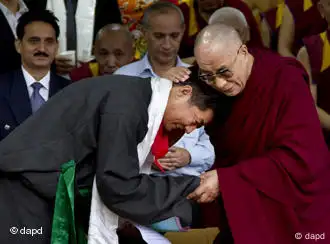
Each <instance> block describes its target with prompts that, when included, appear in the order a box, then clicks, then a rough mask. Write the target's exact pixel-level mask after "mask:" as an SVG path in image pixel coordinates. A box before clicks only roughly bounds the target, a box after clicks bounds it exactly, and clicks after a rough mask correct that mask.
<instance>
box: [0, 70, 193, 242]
mask: <svg viewBox="0 0 330 244" xmlns="http://www.w3.org/2000/svg"><path fill="white" fill-rule="evenodd" d="M151 96H152V89H151V84H150V78H139V77H130V76H120V75H112V76H109V75H108V76H100V77H95V78H90V79H86V80H82V81H80V82H76V83H74V84H72V85H70V86H68V87H66V88H65V89H63V90H62V91H61V92H59V93H57V94H56V95H55V96H54V97H53V98H52V99H50V101H48V102H47V103H46V104H45V105H44V106H43V107H41V108H40V109H39V110H38V111H37V113H35V114H34V115H33V116H30V117H29V118H28V119H27V120H26V121H25V122H24V123H23V124H22V125H21V126H19V127H18V128H17V129H16V130H15V131H13V133H11V134H10V135H9V136H8V137H7V138H5V139H4V140H2V141H0V206H1V208H0V216H1V218H0V227H1V228H0V243H1V244H3V243H4V244H7V243H8V244H30V243H33V244H46V243H47V244H48V243H50V242H49V239H50V234H51V223H52V216H53V214H52V212H53V204H54V199H55V193H56V187H57V182H58V177H59V174H60V171H61V170H60V169H61V166H62V165H63V164H64V163H66V162H68V161H70V160H74V162H75V166H76V169H75V175H76V177H75V181H74V184H75V186H76V189H80V188H81V186H82V185H84V183H85V182H86V181H84V180H83V178H82V177H85V178H86V179H87V178H91V179H93V178H94V175H95V174H96V184H97V187H98V191H99V194H100V197H101V199H102V201H103V202H104V203H105V205H106V206H107V207H108V208H109V209H111V210H112V211H114V212H115V213H117V214H119V215H121V216H122V217H124V218H127V219H130V220H132V221H134V222H136V223H138V224H143V225H149V224H151V223H154V222H157V221H160V220H164V219H167V218H169V217H171V216H177V217H179V218H180V219H181V220H182V223H183V225H184V226H186V225H187V224H190V223H191V221H192V218H193V216H192V206H191V202H190V201H189V200H187V199H186V196H187V194H189V193H190V192H191V191H193V190H194V189H195V188H196V187H197V186H198V185H199V179H198V178H197V177H194V176H182V177H171V176H164V177H157V176H151V175H146V174H140V173H139V171H140V169H139V159H138V150H137V147H138V144H139V143H140V142H141V141H142V140H143V139H144V137H145V136H146V133H147V131H148V120H149V116H148V106H149V103H150V100H151ZM86 159H88V160H86ZM85 170H86V174H83V176H82V172H83V171H85ZM90 176H91V177H90ZM92 182H93V181H91V182H90V183H89V184H88V185H86V186H87V187H88V188H91V186H92ZM76 199H78V198H76ZM75 201H76V200H75ZM22 202H24V203H26V204H22ZM75 203H76V204H78V205H79V204H80V202H75ZM85 211H87V213H89V211H90V210H89V209H85ZM82 214H84V211H80V212H79V214H78V215H79V216H80V215H82ZM87 215H89V214H87ZM18 223H19V225H20V226H29V228H36V226H42V227H43V232H42V238H40V236H34V239H33V241H31V239H30V238H21V236H20V235H11V234H10V233H9V231H8V230H9V228H10V227H12V226H17V224H18ZM30 226H32V227H30ZM38 228H40V227H38ZM63 231H64V230H63Z"/></svg>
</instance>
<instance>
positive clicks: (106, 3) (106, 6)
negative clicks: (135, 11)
mask: <svg viewBox="0 0 330 244" xmlns="http://www.w3.org/2000/svg"><path fill="white" fill-rule="evenodd" d="M57 1H65V0H57ZM79 1H84V0H78V2H79ZM26 2H27V3H28V4H29V6H30V7H31V8H43V9H45V8H46V6H47V0H26ZM112 23H122V21H121V14H120V10H119V6H118V3H117V0H96V7H95V24H94V38H95V35H96V33H97V32H98V31H99V30H100V29H101V28H102V27H103V26H105V25H107V24H112Z"/></svg>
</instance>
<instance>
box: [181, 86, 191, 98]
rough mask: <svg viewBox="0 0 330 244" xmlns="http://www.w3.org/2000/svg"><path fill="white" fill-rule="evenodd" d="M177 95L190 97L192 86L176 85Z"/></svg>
mask: <svg viewBox="0 0 330 244" xmlns="http://www.w3.org/2000/svg"><path fill="white" fill-rule="evenodd" d="M177 95H178V97H180V98H184V97H187V98H190V97H191V95H192V87H191V86H178V93H177Z"/></svg>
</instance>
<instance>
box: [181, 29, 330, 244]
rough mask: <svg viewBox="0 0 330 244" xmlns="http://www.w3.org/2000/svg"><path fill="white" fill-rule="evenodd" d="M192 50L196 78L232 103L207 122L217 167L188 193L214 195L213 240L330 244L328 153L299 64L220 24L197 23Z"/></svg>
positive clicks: (207, 199)
mask: <svg viewBox="0 0 330 244" xmlns="http://www.w3.org/2000/svg"><path fill="white" fill-rule="evenodd" d="M195 57H196V61H197V63H198V65H199V67H200V73H199V77H200V79H202V80H203V81H205V82H207V84H209V85H211V86H212V87H214V88H215V89H217V90H218V91H219V92H221V93H223V94H225V95H227V96H228V100H229V105H230V106H229V108H230V113H229V114H227V116H225V117H223V116H222V119H221V120H220V121H219V120H218V121H217V120H215V122H214V123H213V125H210V126H209V128H207V131H208V134H209V135H210V139H211V142H212V143H213V145H214V146H215V153H216V161H215V170H212V171H209V172H206V173H204V174H202V176H201V179H202V184H201V185H200V187H198V188H197V189H196V190H195V191H194V192H193V193H192V194H190V195H189V196H188V198H190V199H194V200H196V201H198V202H200V203H206V202H211V201H214V200H216V199H219V207H220V206H221V207H220V208H221V209H222V211H220V212H222V213H226V214H225V215H223V216H214V215H213V216H214V218H217V219H219V220H220V221H219V222H221V223H223V224H222V226H221V227H220V230H221V232H220V234H219V236H218V237H217V240H216V243H233V242H234V241H235V244H243V243H254V244H264V243H267V244H278V243H308V241H310V233H313V236H318V237H319V239H321V238H322V241H324V242H323V243H330V239H329V237H330V228H329V226H330V208H329V206H330V167H329V165H330V160H329V152H328V149H327V146H326V143H325V141H324V139H323V137H322V132H321V126H320V121H319V120H318V117H317V112H316V109H315V105H314V102H313V98H312V96H311V94H310V91H309V83H308V75H307V74H306V72H305V70H304V69H303V68H302V66H301V65H300V63H299V62H298V61H296V60H294V59H291V58H284V57H280V56H279V55H277V54H274V53H271V52H269V51H267V50H262V49H260V50H253V49H248V48H247V46H246V45H244V44H242V41H241V39H240V37H239V35H238V33H237V32H236V31H235V30H234V29H233V28H231V27H229V26H224V25H210V26H208V27H206V28H205V29H204V30H202V32H201V33H200V34H199V36H198V37H197V39H196V44H195ZM182 73H183V72H182V70H181V71H180V72H178V74H179V75H178V77H177V80H182V75H181V74H182ZM221 106H224V104H221ZM220 115H222V114H220ZM217 116H218V117H219V114H218V115H217ZM223 220H225V221H223Z"/></svg>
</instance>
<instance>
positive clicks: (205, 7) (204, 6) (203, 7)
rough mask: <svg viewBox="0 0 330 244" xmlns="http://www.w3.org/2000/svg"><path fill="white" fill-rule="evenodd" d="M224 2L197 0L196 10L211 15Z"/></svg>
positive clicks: (218, 0)
mask: <svg viewBox="0 0 330 244" xmlns="http://www.w3.org/2000/svg"><path fill="white" fill-rule="evenodd" d="M224 2H225V0H198V8H199V9H200V11H202V12H207V13H210V14H212V13H213V12H214V11H216V10H217V9H219V8H221V7H223V5H224Z"/></svg>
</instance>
